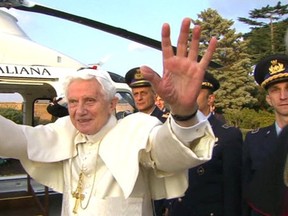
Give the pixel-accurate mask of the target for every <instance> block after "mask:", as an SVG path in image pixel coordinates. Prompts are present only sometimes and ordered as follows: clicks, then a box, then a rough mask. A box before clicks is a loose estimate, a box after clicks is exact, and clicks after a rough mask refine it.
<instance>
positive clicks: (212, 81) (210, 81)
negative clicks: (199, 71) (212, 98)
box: [201, 71, 220, 92]
mask: <svg viewBox="0 0 288 216" xmlns="http://www.w3.org/2000/svg"><path fill="white" fill-rule="evenodd" d="M201 88H202V89H211V90H212V91H213V92H214V91H216V90H218V89H219V88H220V84H219V82H218V80H217V79H216V78H215V77H214V76H213V75H212V74H211V73H209V72H207V71H206V72H205V75H204V79H203V82H202V87H201Z"/></svg>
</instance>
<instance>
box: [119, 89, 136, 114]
mask: <svg viewBox="0 0 288 216" xmlns="http://www.w3.org/2000/svg"><path fill="white" fill-rule="evenodd" d="M116 96H117V97H118V99H119V101H118V104H117V106H116V117H117V119H121V118H124V117H125V116H127V115H129V114H131V113H133V112H135V105H134V101H133V98H132V95H131V93H130V92H117V94H116Z"/></svg>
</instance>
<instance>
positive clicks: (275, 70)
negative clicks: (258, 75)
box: [269, 60, 285, 75]
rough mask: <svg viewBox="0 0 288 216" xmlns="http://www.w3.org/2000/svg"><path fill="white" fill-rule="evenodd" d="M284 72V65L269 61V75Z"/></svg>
mask: <svg viewBox="0 0 288 216" xmlns="http://www.w3.org/2000/svg"><path fill="white" fill-rule="evenodd" d="M284 70H285V68H284V65H283V64H282V63H278V61H277V60H272V61H271V66H270V67H269V71H270V74H271V75H273V74H276V73H280V72H282V71H284Z"/></svg>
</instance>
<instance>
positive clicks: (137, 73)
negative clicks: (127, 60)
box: [134, 69, 144, 80]
mask: <svg viewBox="0 0 288 216" xmlns="http://www.w3.org/2000/svg"><path fill="white" fill-rule="evenodd" d="M134 78H135V79H136V80H140V79H144V77H143V75H142V73H141V71H140V70H139V69H137V70H136V73H135V75H134Z"/></svg>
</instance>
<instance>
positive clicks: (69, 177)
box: [0, 112, 215, 216]
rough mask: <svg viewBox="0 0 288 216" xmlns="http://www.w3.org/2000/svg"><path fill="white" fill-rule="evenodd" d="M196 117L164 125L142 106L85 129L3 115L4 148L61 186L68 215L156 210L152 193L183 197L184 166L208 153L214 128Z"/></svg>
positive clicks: (0, 141) (142, 215)
mask: <svg viewBox="0 0 288 216" xmlns="http://www.w3.org/2000/svg"><path fill="white" fill-rule="evenodd" d="M197 118H198V120H199V123H198V124H197V125H194V126H193V127H189V128H182V127H180V126H178V125H177V124H176V123H175V122H174V120H173V119H172V118H171V117H169V118H168V120H167V121H166V123H165V124H164V125H162V124H161V122H160V121H159V120H158V119H157V118H155V117H151V116H149V115H147V114H143V113H136V114H132V115H129V116H127V117H125V118H124V119H122V120H121V121H119V122H118V123H117V120H116V118H115V117H114V116H111V118H110V119H109V121H108V123H107V124H106V125H105V126H104V127H103V128H102V129H101V131H99V132H98V133H97V134H95V135H89V136H87V135H83V134H81V133H79V132H78V131H77V130H76V129H75V128H74V126H73V125H72V123H71V121H70V118H69V117H64V118H60V119H58V120H57V121H56V122H55V123H51V124H48V125H45V126H37V127H30V126H23V125H16V124H14V123H13V122H11V121H9V120H7V119H5V118H3V117H1V116H0V125H1V131H0V155H1V156H6V157H12V158H16V159H19V160H20V161H21V163H22V165H23V167H24V168H25V170H26V171H27V172H28V173H29V175H30V176H31V177H32V178H34V179H35V180H36V181H38V182H39V183H41V184H43V185H47V186H48V187H50V188H52V189H54V190H55V191H58V192H60V193H63V204H62V215H63V216H67V215H83V216H89V215H95V216H124V215H126V216H132V215H133V216H151V215H152V207H151V199H162V198H174V197H179V196H182V195H183V194H184V192H185V190H186V189H187V169H188V168H190V167H194V166H197V165H199V164H201V163H204V162H206V161H208V160H209V159H210V158H211V155H212V149H213V146H214V143H215V137H214V134H213V132H212V130H211V127H210V125H209V123H208V121H207V120H206V118H204V117H203V116H202V115H201V113H199V112H198V114H197ZM80 173H82V174H81V176H82V177H83V179H82V180H81V182H80V180H79V176H80ZM79 182H80V183H81V191H80V192H79V194H78V195H79V196H78V198H79V199H76V198H75V197H73V195H72V194H73V192H75V191H76V189H77V186H79ZM74 195H75V194H74ZM77 200H78V202H77ZM74 208H75V209H76V210H77V213H73V209H74Z"/></svg>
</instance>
